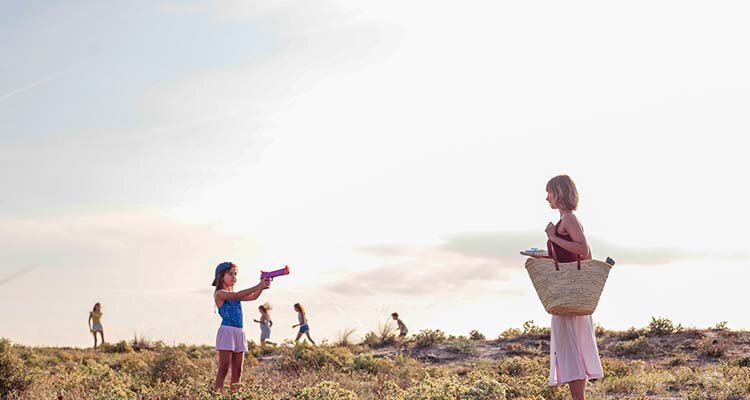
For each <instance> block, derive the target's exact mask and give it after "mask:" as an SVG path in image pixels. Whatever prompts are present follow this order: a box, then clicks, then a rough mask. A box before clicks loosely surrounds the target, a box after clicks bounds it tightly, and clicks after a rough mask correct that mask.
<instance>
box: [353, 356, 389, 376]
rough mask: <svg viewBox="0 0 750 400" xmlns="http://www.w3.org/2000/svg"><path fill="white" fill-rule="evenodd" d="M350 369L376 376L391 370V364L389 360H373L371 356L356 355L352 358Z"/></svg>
mask: <svg viewBox="0 0 750 400" xmlns="http://www.w3.org/2000/svg"><path fill="white" fill-rule="evenodd" d="M352 368H353V369H354V370H356V371H364V372H367V373H370V374H377V373H380V372H385V371H388V370H390V369H391V368H393V362H392V361H391V360H389V359H381V358H375V357H373V355H372V354H358V355H357V356H356V357H354V362H353V363H352Z"/></svg>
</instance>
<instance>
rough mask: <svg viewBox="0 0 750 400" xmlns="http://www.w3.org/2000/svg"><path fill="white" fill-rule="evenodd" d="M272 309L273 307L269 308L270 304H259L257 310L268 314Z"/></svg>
mask: <svg viewBox="0 0 750 400" xmlns="http://www.w3.org/2000/svg"><path fill="white" fill-rule="evenodd" d="M272 308H273V307H271V303H269V302H265V303H263V304H261V305H260V306H258V309H260V310H261V311H263V312H265V313H266V314H268V312H269V311H271V309H272Z"/></svg>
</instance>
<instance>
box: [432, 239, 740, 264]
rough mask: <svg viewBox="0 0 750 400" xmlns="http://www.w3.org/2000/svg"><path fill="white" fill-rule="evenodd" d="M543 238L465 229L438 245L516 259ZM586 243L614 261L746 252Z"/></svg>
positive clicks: (723, 257) (726, 257)
mask: <svg viewBox="0 0 750 400" xmlns="http://www.w3.org/2000/svg"><path fill="white" fill-rule="evenodd" d="M545 243H546V239H545V238H544V236H543V235H542V234H539V233H537V232H532V231H519V232H509V231H496V232H465V233H457V234H453V235H449V236H447V237H446V239H445V242H444V243H443V244H441V245H440V246H439V247H440V248H442V249H444V250H446V251H450V252H455V253H458V254H464V255H467V256H476V257H488V258H494V259H498V260H508V261H511V260H515V262H516V263H517V261H518V252H519V251H520V250H523V249H526V248H529V247H544V246H545ZM589 243H590V246H591V249H592V252H593V253H594V257H595V258H597V259H605V258H607V257H612V258H613V259H615V260H616V261H618V265H663V264H667V263H671V262H675V261H681V260H687V259H694V258H702V259H706V258H711V259H720V260H742V259H747V258H750V254H748V253H741V252H737V253H734V254H719V253H711V252H702V251H695V250H689V249H682V248H678V247H663V246H661V247H660V246H657V247H637V246H626V245H617V244H614V243H611V242H608V241H606V240H601V239H598V238H590V239H589Z"/></svg>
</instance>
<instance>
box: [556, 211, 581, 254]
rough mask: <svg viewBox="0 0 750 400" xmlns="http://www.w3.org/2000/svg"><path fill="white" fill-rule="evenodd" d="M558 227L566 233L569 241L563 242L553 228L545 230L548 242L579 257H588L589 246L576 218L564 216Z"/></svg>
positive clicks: (569, 215)
mask: <svg viewBox="0 0 750 400" xmlns="http://www.w3.org/2000/svg"><path fill="white" fill-rule="evenodd" d="M560 225H561V226H562V227H563V228H565V231H566V232H568V235H569V236H570V239H571V240H565V239H562V238H560V237H559V236H557V232H556V231H555V229H554V228H553V229H549V230H547V236H548V237H549V240H550V241H552V242H553V243H555V244H557V245H558V246H560V247H562V248H563V249H565V250H567V251H569V252H571V253H573V254H577V255H580V256H581V257H586V256H588V255H589V244H588V242H587V241H586V235H584V234H583V228H582V227H581V223H580V222H578V218H576V217H575V215H573V214H566V215H565V216H563V218H562V223H561V224H560Z"/></svg>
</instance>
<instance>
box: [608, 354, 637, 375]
mask: <svg viewBox="0 0 750 400" xmlns="http://www.w3.org/2000/svg"><path fill="white" fill-rule="evenodd" d="M602 369H603V370H604V377H605V378H607V377H622V376H626V375H629V374H631V373H632V372H633V371H632V370H631V368H630V366H629V365H628V363H626V362H625V361H621V360H618V359H616V358H608V357H603V358H602Z"/></svg>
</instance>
